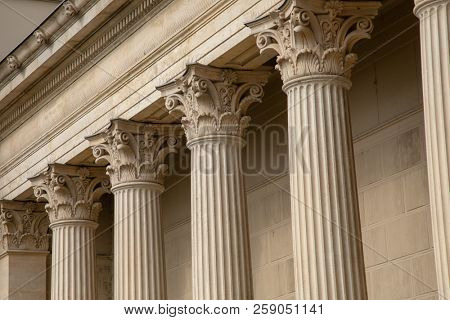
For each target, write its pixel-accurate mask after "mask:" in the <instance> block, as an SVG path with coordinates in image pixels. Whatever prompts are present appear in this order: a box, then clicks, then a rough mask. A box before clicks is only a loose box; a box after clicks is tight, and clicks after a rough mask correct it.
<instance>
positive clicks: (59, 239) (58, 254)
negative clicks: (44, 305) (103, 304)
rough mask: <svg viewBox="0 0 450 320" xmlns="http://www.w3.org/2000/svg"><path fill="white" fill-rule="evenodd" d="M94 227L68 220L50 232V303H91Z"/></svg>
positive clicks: (92, 292) (93, 273) (84, 221)
mask: <svg viewBox="0 0 450 320" xmlns="http://www.w3.org/2000/svg"><path fill="white" fill-rule="evenodd" d="M97 226H98V224H97V223H96V222H93V221H87V220H79V221H76V220H71V221H66V222H58V223H54V224H52V225H50V228H51V229H52V232H53V236H52V239H53V240H52V241H53V245H52V287H51V299H52V300H94V299H95V298H96V292H95V249H94V236H95V229H97Z"/></svg>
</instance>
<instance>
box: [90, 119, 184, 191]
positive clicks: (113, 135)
mask: <svg viewBox="0 0 450 320" xmlns="http://www.w3.org/2000/svg"><path fill="white" fill-rule="evenodd" d="M86 139H87V140H89V142H90V144H91V146H92V152H93V155H94V157H95V160H96V162H97V163H107V164H108V166H107V167H106V173H107V174H108V175H109V177H110V178H111V184H112V186H113V189H114V188H117V187H119V186H120V185H127V184H129V183H134V184H142V183H153V184H156V185H162V183H163V178H164V175H165V174H166V172H167V169H168V166H167V164H166V163H165V159H166V156H167V155H168V154H170V153H176V152H177V151H178V148H179V146H180V145H181V141H182V130H181V126H180V125H177V124H151V123H144V122H136V121H131V120H123V119H115V120H112V121H111V124H110V126H109V128H107V129H106V130H105V131H103V132H101V133H98V134H96V135H93V136H90V137H87V138H86Z"/></svg>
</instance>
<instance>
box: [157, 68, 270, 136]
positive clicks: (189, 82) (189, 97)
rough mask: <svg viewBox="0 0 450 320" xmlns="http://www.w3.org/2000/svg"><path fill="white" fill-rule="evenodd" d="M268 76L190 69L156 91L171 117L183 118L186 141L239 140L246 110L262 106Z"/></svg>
mask: <svg viewBox="0 0 450 320" xmlns="http://www.w3.org/2000/svg"><path fill="white" fill-rule="evenodd" d="M268 76H269V73H267V72H258V71H234V70H230V69H219V68H213V67H209V66H203V65H199V64H194V65H190V66H189V67H188V68H187V71H186V73H185V74H184V75H183V76H182V77H181V78H180V79H178V80H176V81H174V82H172V83H169V84H166V85H164V86H161V87H159V88H157V90H159V91H161V93H162V95H163V96H164V97H165V99H166V108H167V109H168V110H169V112H170V113H178V114H179V115H181V116H182V120H181V121H182V124H183V128H184V130H185V132H186V136H187V139H188V141H191V140H192V139H195V138H199V137H205V136H211V135H235V136H242V135H243V133H244V130H245V128H246V127H247V126H248V123H249V121H250V118H249V117H248V116H246V115H245V114H246V112H247V109H248V107H249V106H250V105H251V104H252V103H255V102H261V99H262V97H263V95H264V91H263V88H262V86H263V85H264V84H265V83H266V82H267V78H268Z"/></svg>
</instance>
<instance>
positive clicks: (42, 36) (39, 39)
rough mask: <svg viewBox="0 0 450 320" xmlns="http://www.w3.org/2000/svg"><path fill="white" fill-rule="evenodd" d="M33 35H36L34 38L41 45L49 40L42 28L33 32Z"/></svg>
mask: <svg viewBox="0 0 450 320" xmlns="http://www.w3.org/2000/svg"><path fill="white" fill-rule="evenodd" d="M33 35H34V38H35V39H36V43H37V44H38V45H41V44H43V43H45V41H47V37H46V35H45V33H44V31H42V30H39V29H38V30H36V31H35V32H34V33H33Z"/></svg>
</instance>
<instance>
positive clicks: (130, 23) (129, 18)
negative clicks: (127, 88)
mask: <svg viewBox="0 0 450 320" xmlns="http://www.w3.org/2000/svg"><path fill="white" fill-rule="evenodd" d="M171 1H172V0H141V1H139V2H138V3H137V4H136V5H135V6H133V7H131V8H129V9H128V10H127V9H126V10H125V12H124V14H122V15H121V16H120V17H118V18H117V19H116V20H115V21H114V22H113V23H109V24H107V25H106V26H105V27H104V28H103V29H102V30H101V31H100V32H99V33H98V34H97V35H96V36H95V38H94V39H93V40H89V41H88V42H86V43H85V44H84V45H83V46H81V47H80V49H79V50H78V52H76V53H74V54H72V56H70V57H69V58H68V59H65V60H64V62H63V63H62V64H61V65H60V66H58V67H57V69H56V72H54V73H51V74H49V75H48V76H47V77H45V78H44V79H43V81H39V82H38V84H37V85H36V86H35V87H33V88H32V90H30V93H29V94H27V95H25V96H23V97H21V98H20V99H19V100H16V101H14V102H12V103H11V104H10V105H8V106H7V107H6V108H5V111H4V112H3V114H2V115H1V116H0V141H1V140H3V139H4V138H5V137H6V136H7V135H8V134H9V133H10V132H11V131H13V130H14V129H15V128H17V127H18V126H19V125H21V124H22V123H23V122H24V121H25V120H26V119H27V118H28V117H27V116H26V115H30V114H33V113H34V111H36V109H37V108H38V107H39V106H40V105H41V104H42V103H45V101H48V100H49V99H51V98H52V97H53V96H54V95H55V94H57V93H58V92H60V91H61V90H62V89H64V87H65V86H66V85H69V84H70V83H71V81H73V79H74V78H75V77H76V75H78V74H80V73H82V71H83V70H85V69H86V68H89V67H90V66H92V65H93V64H94V63H95V61H97V60H98V59H100V58H101V57H103V56H104V55H106V54H107V53H109V52H110V51H111V50H112V49H114V47H116V46H117V45H118V44H120V42H121V41H122V40H123V37H124V35H126V34H127V33H128V32H131V31H133V30H134V27H137V25H140V23H139V22H141V23H144V22H145V21H147V20H148V19H149V18H151V16H152V14H151V12H152V11H154V12H153V13H154V14H155V13H156V12H157V11H159V10H158V8H159V9H161V7H162V5H163V4H164V3H169V2H171ZM155 11H156V12H155ZM10 60H11V59H10ZM9 63H10V64H13V65H16V64H20V61H19V62H16V61H15V60H14V61H13V60H11V61H10V62H9Z"/></svg>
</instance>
